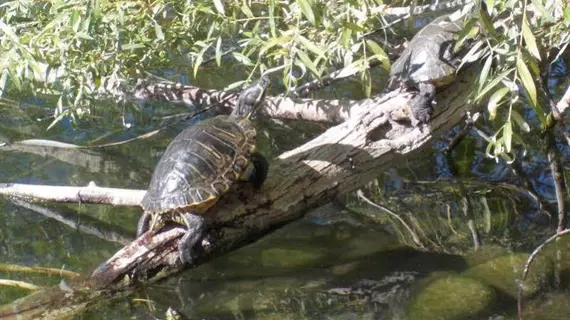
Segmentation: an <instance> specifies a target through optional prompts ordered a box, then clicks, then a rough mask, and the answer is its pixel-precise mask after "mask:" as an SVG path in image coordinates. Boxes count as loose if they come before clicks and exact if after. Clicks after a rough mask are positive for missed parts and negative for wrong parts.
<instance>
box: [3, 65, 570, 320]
mask: <svg viewBox="0 0 570 320" xmlns="http://www.w3.org/2000/svg"><path fill="white" fill-rule="evenodd" d="M203 75H204V73H203ZM235 80H237V79H235ZM216 81H220V82H218V83H222V82H221V81H222V80H220V78H219V76H216V77H214V76H213V79H212V78H208V77H207V76H206V75H204V79H201V80H200V81H198V82H197V83H196V85H199V86H200V85H202V86H204V87H218V88H219V87H222V86H221V85H217V86H216V85H213V84H212V83H216ZM225 81H229V80H228V79H225ZM380 86H381V84H380V83H379V84H377V87H378V88H380ZM378 88H376V89H378ZM274 90H275V88H274ZM317 96H320V97H329V98H331V97H346V98H361V97H362V96H361V94H360V89H359V88H358V85H357V84H356V82H354V83H353V82H349V83H347V84H346V85H345V86H344V87H341V86H337V87H335V88H327V89H325V90H323V91H322V92H319V93H317ZM10 98H11V99H12V100H2V101H1V102H0V109H1V110H0V115H1V116H0V139H1V140H3V141H18V140H23V139H31V138H42V139H52V140H57V141H63V142H68V143H74V144H79V145H87V144H98V143H105V142H112V141H120V140H124V139H128V138H132V137H136V136H138V135H140V134H143V133H146V132H149V131H151V130H153V129H155V128H157V127H159V126H161V121H160V120H157V119H160V117H161V116H164V115H171V114H176V113H180V112H187V111H188V110H187V108H185V107H180V106H169V105H166V104H139V105H134V104H132V105H131V104H128V105H125V106H121V107H115V108H109V106H108V104H107V103H101V105H100V106H98V107H99V109H95V111H94V112H93V114H92V116H91V117H89V119H82V120H80V121H79V122H78V123H73V122H72V121H71V120H70V119H63V120H62V121H61V122H59V123H58V124H56V125H55V126H54V127H53V128H52V129H50V130H48V131H46V128H47V126H48V125H49V124H50V123H51V121H52V119H51V118H49V115H50V114H51V113H52V108H53V106H54V105H55V101H54V100H52V99H49V98H30V97H27V96H26V95H22V96H12V97H10ZM527 114H528V115H530V116H531V117H530V119H531V121H532V113H531V112H530V111H529V112H528V113H527ZM207 116H209V115H207V114H204V115H202V116H201V117H202V118H203V117H207ZM195 121H199V119H194V120H192V121H190V122H187V123H179V124H177V125H174V126H171V127H169V128H168V129H167V130H165V131H163V132H162V133H161V134H160V135H158V136H154V137H151V138H148V139H143V140H138V141H134V142H131V143H128V144H123V145H120V146H116V147H108V148H99V149H80V150H68V149H61V148H52V147H35V148H34V147H30V148H26V149H23V148H20V149H13V148H8V147H4V148H0V159H1V161H0V182H18V183H30V184H54V185H75V186H84V185H86V184H88V183H89V182H90V181H94V182H96V183H97V184H98V185H100V186H109V187H117V188H136V189H142V188H146V187H147V185H148V182H149V180H150V176H151V174H152V170H153V167H154V165H155V163H156V162H157V160H158V158H159V157H160V155H161V152H162V151H163V150H164V149H165V147H166V145H167V144H168V142H169V141H170V140H171V139H172V138H173V137H174V136H175V135H176V134H177V133H178V132H179V131H180V130H181V129H182V128H183V127H184V126H187V125H191V124H192V122H195ZM125 123H127V124H128V126H126V125H125ZM259 127H260V130H261V132H263V134H261V135H260V142H259V144H260V149H261V150H260V151H261V152H263V153H265V154H266V155H267V156H268V158H271V157H275V156H276V155H278V154H279V153H280V152H282V151H284V150H288V149H291V148H293V147H295V146H297V145H299V144H301V143H302V142H303V141H306V140H307V139H310V137H312V136H314V135H315V134H316V133H318V132H319V131H322V130H323V129H324V126H322V125H314V126H313V127H311V128H309V129H308V128H307V125H306V124H302V123H301V124H300V123H295V122H271V121H261V122H260V124H259ZM494 128H495V127H493V123H482V124H481V129H482V130H485V131H486V132H487V133H489V134H492V133H493V132H494V130H495V129H494ZM459 129H460V128H456V130H455V132H457V131H459ZM559 130H561V131H563V130H564V129H559ZM561 131H560V132H557V134H558V135H559V136H562V135H561V133H562V132H561ZM452 135H453V132H450V133H449V134H448V135H446V136H444V137H439V138H438V139H437V140H436V141H435V143H434V145H433V147H430V148H427V149H425V150H426V151H425V152H423V153H422V155H421V157H418V158H416V159H411V160H409V161H408V162H407V163H404V164H398V165H395V166H394V167H393V168H391V169H389V170H386V171H383V172H378V177H377V179H376V180H374V181H372V182H371V183H369V184H368V185H367V186H366V188H365V189H363V191H364V194H365V195H366V196H367V197H368V198H370V200H371V201H373V202H375V203H377V204H380V205H382V206H384V209H379V208H377V207H374V206H373V205H371V204H368V203H366V202H364V201H363V200H362V199H360V198H359V197H357V196H356V195H355V194H349V195H346V197H343V198H342V199H337V201H335V202H333V203H330V204H327V205H326V206H323V207H321V208H319V209H317V210H314V211H313V212H311V213H309V214H308V215H307V216H305V217H304V218H303V219H301V220H299V221H296V222H294V223H291V224H289V225H287V226H285V227H283V228H282V229H280V230H278V231H276V232H274V233H272V234H270V235H269V236H267V237H265V238H263V239H261V240H259V241H257V242H256V243H253V244H251V245H249V246H247V247H244V248H242V249H240V250H237V251H235V252H232V253H230V254H227V255H225V256H222V257H219V258H217V259H215V260H214V261H212V262H210V263H208V264H205V265H202V266H200V267H198V268H196V269H194V270H188V271H186V272H183V273H182V274H180V275H178V276H176V277H171V278H169V279H167V280H165V281H162V282H160V283H158V284H155V285H152V286H148V287H145V288H142V289H141V290H140V291H138V292H136V293H135V294H133V295H131V296H129V297H128V298H125V299H123V300H120V301H118V302H117V301H115V302H113V303H108V304H106V305H101V306H99V307H98V308H97V309H95V310H92V311H90V312H88V313H85V314H82V315H80V316H76V319H133V318H137V319H156V318H164V314H165V311H166V310H167V309H168V308H169V307H173V308H175V309H177V310H179V311H180V312H182V313H183V314H184V315H185V316H186V317H188V318H189V319H515V318H516V288H517V287H516V284H517V283H519V278H520V272H521V269H522V267H523V265H524V263H525V261H526V259H527V257H528V254H529V253H530V252H531V251H532V250H533V249H534V248H535V247H536V246H537V245H538V244H540V243H541V242H542V241H543V240H544V239H546V238H547V237H548V236H549V235H551V234H553V232H554V230H555V219H551V218H549V216H548V214H551V215H553V216H555V215H556V203H555V201H554V199H555V198H554V190H553V184H552V179H551V176H550V169H549V167H548V163H547V160H546V156H545V151H544V150H543V149H542V147H541V145H542V144H544V142H542V140H541V139H540V137H538V135H531V134H529V135H525V136H524V137H523V139H524V141H525V142H526V143H527V146H526V147H527V149H526V155H523V154H522V152H521V153H520V157H519V158H518V161H517V163H516V165H517V167H516V168H517V169H518V171H517V172H518V173H516V174H515V173H513V166H512V165H508V164H506V163H505V162H504V161H499V162H495V161H494V160H492V159H489V158H487V157H486V156H485V148H486V142H485V141H484V140H483V139H481V138H480V137H479V136H478V135H477V134H476V133H475V131H472V132H470V134H469V135H468V136H467V137H466V138H465V139H464V140H463V141H462V142H461V143H460V144H459V145H458V146H457V148H455V149H454V150H453V152H452V155H451V157H446V156H444V155H443V154H442V153H441V152H440V150H441V149H442V148H443V147H445V145H446V144H447V140H448V139H449V138H450V137H451V136H452ZM558 146H559V148H560V150H562V151H563V154H562V155H561V157H562V161H563V164H564V165H565V166H566V165H567V163H568V156H569V154H570V153H569V149H568V148H569V147H568V145H567V144H566V142H565V141H562V140H560V143H559V144H558ZM521 150H522V149H521ZM464 208H469V210H465V209H464ZM46 209H47V210H46ZM140 213H141V211H140V209H139V208H124V207H112V206H104V205H82V204H75V205H60V204H37V203H36V204H33V205H24V204H22V203H18V202H14V201H12V200H10V199H8V198H0V226H1V227H0V229H1V233H0V257H1V261H0V262H1V263H5V264H17V265H24V266H42V267H52V268H58V269H65V270H72V271H75V272H79V273H86V272H89V271H90V270H91V269H92V268H94V267H95V266H96V265H98V264H99V263H100V262H102V261H104V260H105V259H107V258H109V257H110V256H111V255H112V254H113V253H114V252H115V251H116V250H118V249H119V248H120V247H122V246H123V245H124V244H125V243H128V242H129V241H130V240H132V239H133V238H134V236H135V226H136V222H137V220H138V218H139V216H140ZM567 245H568V241H565V240H564V239H563V240H562V241H560V242H559V243H556V244H555V245H550V246H549V247H548V248H547V250H545V252H544V253H543V254H541V255H540V256H539V258H538V260H537V261H536V262H535V264H534V265H533V267H532V269H531V273H530V275H529V276H528V277H527V280H526V281H525V291H524V293H525V299H526V300H525V313H526V314H527V318H526V319H544V318H552V319H554V318H557V319H559V318H565V317H564V315H565V316H566V317H567V315H568V314H569V313H570V308H569V307H568V304H567V303H566V302H563V301H567V299H568V298H570V297H569V296H568V295H567V294H563V293H560V291H558V290H555V289H553V286H554V282H553V281H552V279H553V277H554V275H556V274H559V275H560V277H561V278H562V280H565V278H566V275H567V274H568V270H569V269H568V263H567V262H566V261H567V260H568V259H564V258H562V261H561V263H559V264H558V265H557V264H556V263H555V262H556V260H555V257H556V255H555V253H556V252H555V250H554V249H555V248H558V249H560V250H561V251H562V253H564V249H565V247H566V246H567ZM0 279H11V280H22V281H26V282H30V283H33V284H37V285H44V286H47V285H54V284H58V283H59V282H60V278H59V277H58V276H45V275H30V274H25V273H15V272H0ZM565 283H566V282H564V281H562V288H564V287H565ZM26 293H27V292H26V291H24V290H22V289H15V288H10V287H0V304H5V303H9V302H11V301H13V300H15V299H17V298H18V297H21V296H23V295H25V294H26Z"/></svg>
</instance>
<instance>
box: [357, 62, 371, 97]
mask: <svg viewBox="0 0 570 320" xmlns="http://www.w3.org/2000/svg"><path fill="white" fill-rule="evenodd" d="M360 80H361V81H362V85H363V86H364V95H365V96H366V97H367V98H368V97H370V94H371V93H372V77H371V76H370V69H365V70H364V71H362V72H361V73H360Z"/></svg>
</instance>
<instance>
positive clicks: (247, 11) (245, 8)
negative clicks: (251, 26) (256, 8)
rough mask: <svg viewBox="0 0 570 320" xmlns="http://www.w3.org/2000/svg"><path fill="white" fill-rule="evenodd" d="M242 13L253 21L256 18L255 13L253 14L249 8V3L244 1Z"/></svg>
mask: <svg viewBox="0 0 570 320" xmlns="http://www.w3.org/2000/svg"><path fill="white" fill-rule="evenodd" d="M240 9H241V12H243V14H244V15H245V16H246V17H248V18H249V19H252V18H253V17H254V15H253V12H251V9H250V8H249V6H248V5H247V2H246V1H244V2H243V5H242V6H241V8H240Z"/></svg>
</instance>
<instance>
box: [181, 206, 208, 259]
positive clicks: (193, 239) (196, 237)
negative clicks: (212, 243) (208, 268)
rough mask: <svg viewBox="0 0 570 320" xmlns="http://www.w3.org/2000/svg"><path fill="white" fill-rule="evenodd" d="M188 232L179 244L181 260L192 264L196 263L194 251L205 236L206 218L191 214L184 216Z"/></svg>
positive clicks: (187, 213)
mask: <svg viewBox="0 0 570 320" xmlns="http://www.w3.org/2000/svg"><path fill="white" fill-rule="evenodd" d="M182 218H183V219H184V223H185V224H186V227H187V228H188V230H186V233H185V234H184V236H182V239H180V242H179V243H178V252H179V253H180V260H181V261H182V263H184V264H192V262H193V261H194V249H195V247H196V245H197V244H198V242H199V241H200V240H202V238H203V236H204V218H202V217H201V216H199V215H195V214H192V213H189V212H186V213H184V214H182Z"/></svg>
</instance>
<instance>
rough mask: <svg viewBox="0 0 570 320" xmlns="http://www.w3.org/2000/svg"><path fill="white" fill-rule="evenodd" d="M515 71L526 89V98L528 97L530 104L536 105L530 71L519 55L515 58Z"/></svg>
mask: <svg viewBox="0 0 570 320" xmlns="http://www.w3.org/2000/svg"><path fill="white" fill-rule="evenodd" d="M517 72H518V73H519V79H520V80H521V82H522V85H523V87H524V88H525V89H526V93H527V94H528V98H529V99H530V102H531V103H532V106H533V107H536V106H537V97H536V86H535V85H534V79H533V78H532V75H531V74H530V71H529V70H528V68H527V66H526V64H525V63H524V61H523V59H522V58H520V57H519V59H517Z"/></svg>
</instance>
